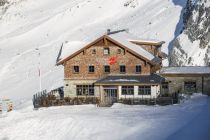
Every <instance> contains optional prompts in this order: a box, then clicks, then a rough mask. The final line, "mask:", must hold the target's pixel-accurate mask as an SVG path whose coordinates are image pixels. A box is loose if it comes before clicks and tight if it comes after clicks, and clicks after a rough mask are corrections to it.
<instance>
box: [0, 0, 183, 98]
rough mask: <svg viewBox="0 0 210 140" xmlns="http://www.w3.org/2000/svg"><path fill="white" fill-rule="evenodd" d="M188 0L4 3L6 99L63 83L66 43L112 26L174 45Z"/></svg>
mask: <svg viewBox="0 0 210 140" xmlns="http://www.w3.org/2000/svg"><path fill="white" fill-rule="evenodd" d="M185 2H186V1H185V0H120V1H113V0H71V1H70V0H53V2H52V0H36V1H34V0H9V4H6V5H4V6H3V7H0V13H2V15H0V19H1V20H0V31H1V32H0V66H1V67H0V98H12V99H23V98H24V99H31V96H32V95H33V94H34V93H36V92H37V91H38V90H39V78H38V64H39V59H38V57H39V56H38V53H39V52H40V53H41V73H42V88H43V89H48V90H49V89H53V88H56V87H58V86H61V85H62V80H63V67H62V66H59V67H56V66H55V62H56V57H57V54H58V52H59V49H60V46H61V45H62V43H68V42H71V41H73V42H74V41H81V42H85V41H86V40H88V39H89V38H94V37H98V36H99V35H101V34H103V33H105V32H106V29H107V28H110V29H112V30H114V29H123V28H129V32H130V33H132V34H134V35H136V36H138V37H139V38H145V39H156V40H163V41H166V44H165V45H164V47H163V50H164V51H165V52H167V51H168V48H167V46H168V44H169V43H170V41H171V40H172V39H173V38H174V36H175V31H176V30H177V28H179V26H178V23H179V21H180V14H181V10H182V8H183V6H184V5H185Z"/></svg>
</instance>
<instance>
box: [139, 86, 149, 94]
mask: <svg viewBox="0 0 210 140" xmlns="http://www.w3.org/2000/svg"><path fill="white" fill-rule="evenodd" d="M138 94H139V95H151V86H139V92H138Z"/></svg>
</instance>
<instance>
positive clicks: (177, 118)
mask: <svg viewBox="0 0 210 140" xmlns="http://www.w3.org/2000/svg"><path fill="white" fill-rule="evenodd" d="M209 105H210V98H209V97H207V96H204V95H201V94H198V93H196V94H194V96H192V97H191V98H190V99H188V100H185V102H184V103H182V104H178V105H170V106H143V105H136V106H132V105H123V104H115V105H114V106H112V107H111V108H98V107H96V106H95V105H80V106H77V105H75V106H61V107H50V108H42V109H39V110H33V109H32V106H30V105H28V104H24V107H23V106H22V107H23V108H18V109H16V110H15V111H12V112H10V113H4V114H2V115H1V118H0V124H1V125H0V132H1V133H0V139H2V140H4V139H9V140H26V139H30V140H40V139H51V140H69V139H73V140H105V139H109V140H116V139H120V140H126V139H130V140H139V139H141V140H151V139H155V140H177V139H178V140H186V139H190V140H198V139H202V140H209V137H210V134H209V126H210V120H209V117H210V108H209Z"/></svg>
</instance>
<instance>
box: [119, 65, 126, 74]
mask: <svg viewBox="0 0 210 140" xmlns="http://www.w3.org/2000/svg"><path fill="white" fill-rule="evenodd" d="M122 67H124V71H121V70H122V69H121V68H122ZM120 73H126V66H125V65H120Z"/></svg>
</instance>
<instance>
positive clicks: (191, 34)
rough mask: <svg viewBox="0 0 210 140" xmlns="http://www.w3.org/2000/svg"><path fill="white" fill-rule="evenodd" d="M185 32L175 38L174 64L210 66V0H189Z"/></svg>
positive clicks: (171, 60)
mask: <svg viewBox="0 0 210 140" xmlns="http://www.w3.org/2000/svg"><path fill="white" fill-rule="evenodd" d="M183 19H184V20H183V21H184V28H183V32H182V33H181V34H180V35H179V36H178V37H177V38H176V39H175V40H174V43H173V46H174V47H173V49H172V52H171V54H170V57H171V59H170V64H171V65H173V66H188V65H190V66H193V65H198V66H210V1H209V0H194V1H192V0H188V2H187V5H186V8H185V13H184V14H183Z"/></svg>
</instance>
